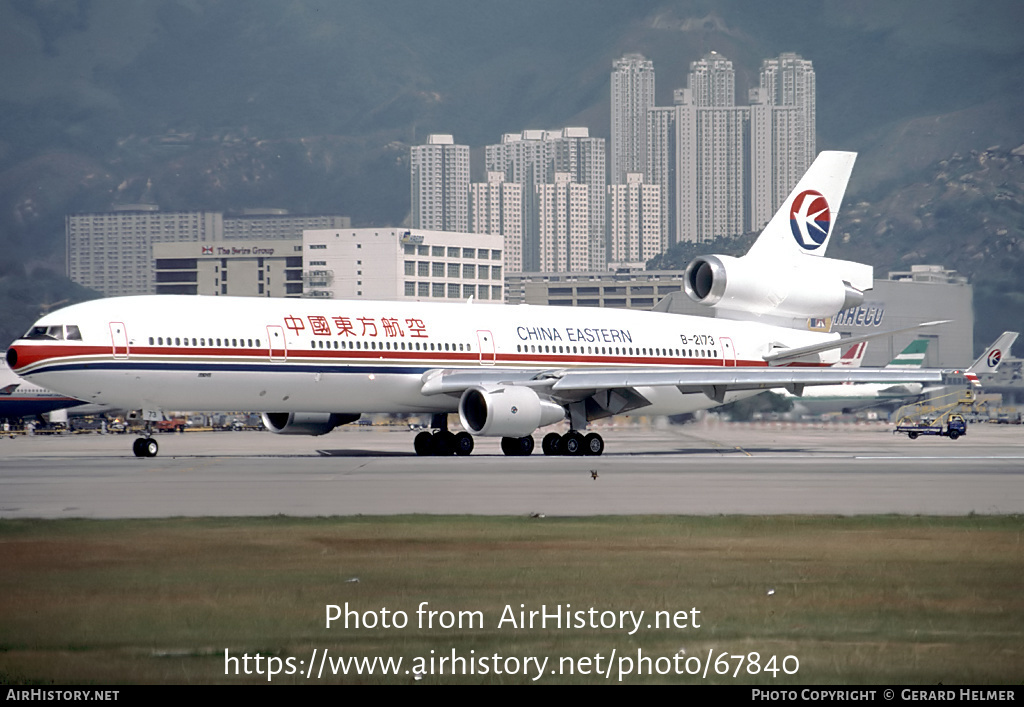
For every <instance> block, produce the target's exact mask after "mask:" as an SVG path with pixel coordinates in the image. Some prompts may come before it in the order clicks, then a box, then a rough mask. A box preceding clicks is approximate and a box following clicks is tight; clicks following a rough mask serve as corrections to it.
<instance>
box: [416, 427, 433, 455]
mask: <svg viewBox="0 0 1024 707" xmlns="http://www.w3.org/2000/svg"><path fill="white" fill-rule="evenodd" d="M412 448H413V449H415V450H416V454H417V455H418V456H421V457H429V456H431V455H432V454H433V453H434V435H432V434H430V433H429V432H420V433H419V434H418V435H416V439H414V440H413V443H412Z"/></svg>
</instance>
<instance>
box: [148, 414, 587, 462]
mask: <svg viewBox="0 0 1024 707" xmlns="http://www.w3.org/2000/svg"><path fill="white" fill-rule="evenodd" d="M430 426H431V427H432V428H434V429H433V430H424V431H422V432H420V433H419V434H417V435H416V439H415V440H414V441H413V448H414V449H415V450H416V454H417V455H418V456H421V457H446V456H450V455H452V454H455V455H456V456H460V457H465V456H468V455H470V454H472V453H473V446H474V439H473V435H471V434H469V433H468V432H459V433H458V434H455V433H452V432H450V431H449V430H448V415H446V414H444V413H438V414H435V415H433V416H432V417H431V420H430ZM144 441H145V440H137V441H136V444H139V443H140V442H144ZM154 444H155V442H154ZM534 444H535V443H534V441H533V437H531V436H529V435H527V436H526V437H502V438H501V451H502V452H503V453H504V454H505V456H508V457H526V456H529V455H531V454H533V450H534ZM541 449H542V450H543V451H544V454H546V455H549V456H551V455H556V456H557V455H564V456H568V457H575V456H581V455H587V456H598V455H600V454H602V453H603V452H604V439H602V437H601V435H599V434H597V433H596V432H591V433H590V434H588V435H583V434H582V433H581V432H577V431H576V430H569V431H568V432H566V433H565V434H564V435H560V434H558V433H557V432H551V433H549V434H547V435H545V436H544V441H543V442H542V443H541ZM136 454H138V452H136ZM139 456H144V455H139Z"/></svg>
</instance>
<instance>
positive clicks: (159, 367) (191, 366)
mask: <svg viewBox="0 0 1024 707" xmlns="http://www.w3.org/2000/svg"><path fill="white" fill-rule="evenodd" d="M438 368H460V369H461V368H473V369H475V367H471V366H467V365H465V364H462V365H457V366H445V365H443V364H442V365H434V366H422V365H420V366H381V365H371V364H359V365H352V364H327V363H318V364H294V363H284V362H282V363H179V362H175V361H153V362H145V361H132V360H128V361H108V362H75V363H57V364H53V365H49V366H44V367H42V368H37V369H35V370H33V371H31V372H30V375H35V374H38V373H52V372H65V371H97V370H102V371H150V372H161V371H196V372H200V373H210V372H227V371H231V372H246V373H366V374H369V373H405V374H420V375H422V374H423V373H426V372H427V371H433V370H436V369H438Z"/></svg>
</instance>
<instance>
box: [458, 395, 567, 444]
mask: <svg viewBox="0 0 1024 707" xmlns="http://www.w3.org/2000/svg"><path fill="white" fill-rule="evenodd" d="M564 417H565V410H564V409H563V408H562V406H561V405H559V404H558V403H556V402H554V401H553V400H549V399H547V398H541V397H540V396H539V395H537V393H536V392H535V391H534V390H533V388H527V387H525V386H521V385H509V386H504V387H498V388H490V389H488V388H483V387H480V386H474V387H473V388H467V389H466V391H465V392H463V393H462V399H461V400H459V420H460V421H461V422H462V426H463V427H465V428H466V429H467V430H468V431H469V432H470V433H472V434H474V435H480V436H481V437H525V436H526V435H529V434H533V431H534V430H536V429H537V428H538V427H543V426H544V425H551V424H554V423H556V422H558V421H560V420H562V419H563V418H564Z"/></svg>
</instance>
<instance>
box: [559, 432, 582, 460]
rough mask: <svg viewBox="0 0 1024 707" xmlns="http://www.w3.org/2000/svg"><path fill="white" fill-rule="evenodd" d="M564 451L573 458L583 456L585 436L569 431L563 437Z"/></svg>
mask: <svg viewBox="0 0 1024 707" xmlns="http://www.w3.org/2000/svg"><path fill="white" fill-rule="evenodd" d="M562 449H563V450H564V453H565V454H566V455H568V456H571V457H576V456H579V455H580V454H583V435H581V434H580V433H579V432H577V431H576V430H569V431H568V432H566V433H565V436H563V437H562Z"/></svg>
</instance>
